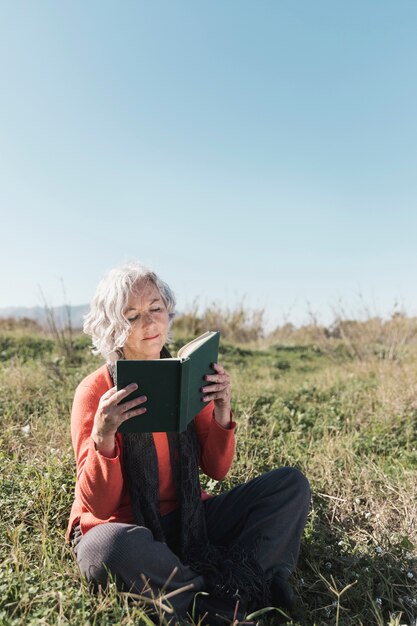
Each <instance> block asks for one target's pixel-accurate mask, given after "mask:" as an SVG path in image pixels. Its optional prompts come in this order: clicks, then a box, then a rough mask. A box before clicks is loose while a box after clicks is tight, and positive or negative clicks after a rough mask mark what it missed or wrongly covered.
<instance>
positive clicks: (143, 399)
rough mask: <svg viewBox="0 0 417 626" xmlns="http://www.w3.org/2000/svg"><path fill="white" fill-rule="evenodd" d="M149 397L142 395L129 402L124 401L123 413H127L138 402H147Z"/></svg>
mask: <svg viewBox="0 0 417 626" xmlns="http://www.w3.org/2000/svg"><path fill="white" fill-rule="evenodd" d="M147 399H148V398H147V396H140V397H139V398H135V399H134V400H129V402H124V403H123V404H121V405H120V406H121V408H122V409H123V413H127V411H130V410H131V409H133V408H134V407H135V406H137V405H138V404H143V403H144V402H146V401H147Z"/></svg>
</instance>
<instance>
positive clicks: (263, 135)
mask: <svg viewBox="0 0 417 626" xmlns="http://www.w3.org/2000/svg"><path fill="white" fill-rule="evenodd" d="M416 28H417V3H416V2H415V0H402V1H401V2H393V1H387V0H379V1H378V2H377V1H376V0H350V1H349V2H335V1H334V0H315V1H314V2H311V0H258V1H256V2H255V1H254V0H251V1H248V0H222V1H220V0H211V1H210V2H208V1H206V2H204V1H201V2H196V1H195V0H147V1H142V0H134V1H133V0H122V1H120V2H114V1H111V2H110V1H109V0H100V1H98V0H90V1H89V2H84V1H81V0H72V1H71V2H69V1H65V0H63V1H62V2H56V1H55V0H53V1H47V0H37V1H36V2H32V1H30V0H27V1H25V2H23V1H21V0H0V80H1V91H0V217H1V245H0V267H1V273H0V307H7V306H33V305H37V304H42V301H43V300H42V297H41V296H40V292H41V291H42V293H43V294H44V297H45V298H46V299H47V300H48V302H49V303H50V304H51V305H60V304H62V303H63V301H64V300H65V302H69V303H71V304H73V305H76V304H84V303H87V302H89V301H90V300H91V298H92V296H93V293H94V290H95V288H96V285H97V283H98V281H99V280H100V278H101V277H102V276H103V275H104V274H105V272H107V271H108V270H109V269H111V268H112V267H114V266H116V265H120V264H121V263H123V262H125V261H127V260H137V261H140V262H142V263H144V264H145V265H147V266H149V267H150V268H151V269H154V270H155V271H157V272H158V273H159V274H160V276H161V277H162V278H163V279H164V280H166V281H167V282H168V283H169V284H170V285H171V287H172V288H173V289H174V291H175V293H176V295H177V299H178V308H179V309H180V310H185V309H186V308H189V307H191V306H192V305H193V303H195V302H197V303H198V306H199V307H200V308H201V309H204V308H205V307H206V306H208V305H210V304H211V303H213V302H214V303H217V304H219V305H221V306H223V307H225V308H227V307H228V308H233V307H235V306H237V305H238V304H241V303H244V305H245V306H246V307H247V308H248V309H252V310H254V309H264V310H265V316H266V320H267V321H268V323H269V324H270V325H272V326H273V325H277V324H281V323H283V322H284V321H292V322H294V323H296V324H301V323H305V322H306V321H307V320H308V318H309V315H310V314H311V313H313V314H314V315H316V316H317V318H318V319H320V320H322V321H325V322H326V321H328V320H330V318H331V317H332V315H333V314H334V312H335V311H337V310H339V309H340V307H343V309H344V310H345V311H348V312H349V313H350V314H351V315H352V316H355V315H356V316H358V315H359V311H360V309H361V307H362V305H363V303H366V307H367V309H369V310H372V312H373V313H375V314H380V315H389V314H390V312H392V311H393V310H394V309H396V308H397V309H398V308H400V309H403V310H405V311H406V312H407V313H408V314H410V315H415V314H417V289H416V270H417V263H416V261H417V110H416V105H417V81H416V78H415V75H416V67H417V37H416V36H415V33H416ZM64 292H65V293H64Z"/></svg>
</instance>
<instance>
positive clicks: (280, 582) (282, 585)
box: [271, 574, 295, 610]
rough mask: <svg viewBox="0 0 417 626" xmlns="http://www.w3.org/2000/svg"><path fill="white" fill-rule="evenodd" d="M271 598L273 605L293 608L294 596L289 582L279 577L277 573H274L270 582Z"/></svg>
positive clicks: (280, 607)
mask: <svg viewBox="0 0 417 626" xmlns="http://www.w3.org/2000/svg"><path fill="white" fill-rule="evenodd" d="M271 598H272V604H273V606H276V607H277V608H279V609H287V610H291V609H293V608H294V604H295V597H294V591H293V590H292V587H291V585H290V583H289V582H288V581H287V580H285V578H281V576H278V574H275V576H274V578H273V579H272V583H271Z"/></svg>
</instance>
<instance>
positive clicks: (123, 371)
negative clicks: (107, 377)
mask: <svg viewBox="0 0 417 626" xmlns="http://www.w3.org/2000/svg"><path fill="white" fill-rule="evenodd" d="M219 338H220V333H219V332H217V331H208V332H207V333H204V334H203V335H201V336H200V337H197V338H196V339H193V341H190V342H189V343H187V344H186V345H185V346H183V347H182V348H181V349H180V350H179V351H178V356H177V358H171V359H154V360H148V361H134V360H122V361H117V363H116V377H117V389H123V388H124V387H127V385H129V384H130V383H136V384H137V385H138V389H136V391H134V392H133V393H131V394H130V395H129V396H128V397H127V398H126V399H125V400H124V401H125V402H127V401H128V400H132V399H133V398H137V397H139V396H143V395H145V396H146V397H147V398H148V399H147V401H146V403H145V404H144V405H143V406H145V407H146V409H147V411H146V413H144V414H143V415H137V416H135V417H132V418H130V419H129V420H126V421H125V422H123V424H121V425H120V426H119V429H118V430H119V432H121V433H129V432H139V433H149V432H182V431H184V430H185V429H186V428H187V426H188V424H189V422H190V421H191V420H192V419H193V418H194V416H195V415H197V413H199V412H200V411H201V410H202V409H203V408H204V407H205V406H206V404H207V402H203V401H202V399H201V398H202V397H203V395H204V394H203V393H202V391H201V387H203V386H205V385H208V384H210V383H207V381H204V376H205V374H213V370H212V368H211V364H212V363H217V359H218V352H219Z"/></svg>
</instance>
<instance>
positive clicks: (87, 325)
mask: <svg viewBox="0 0 417 626" xmlns="http://www.w3.org/2000/svg"><path fill="white" fill-rule="evenodd" d="M139 281H140V282H142V281H151V282H153V283H154V285H155V287H156V288H157V289H158V290H159V293H160V294H161V297H162V300H163V301H164V303H165V306H166V307H167V310H168V314H169V318H170V320H171V321H172V319H173V317H174V315H175V304H176V301H175V296H174V293H173V292H172V290H171V288H170V287H169V286H168V285H167V283H165V282H164V281H163V280H161V278H159V276H158V275H157V274H155V272H152V271H151V270H149V269H148V268H147V267H145V266H144V265H141V264H140V263H136V262H133V263H126V264H125V265H121V266H120V267H116V268H114V269H112V270H110V271H109V272H108V273H107V274H106V275H105V276H104V277H103V279H102V280H101V281H100V282H99V284H98V286H97V289H96V292H95V294H94V297H93V299H92V301H91V304H90V311H89V312H88V313H87V314H86V315H85V317H84V326H83V330H84V332H85V334H86V335H90V336H91V338H92V342H93V354H101V355H102V356H103V357H104V358H105V360H106V361H107V362H108V363H114V362H115V361H116V360H117V359H118V358H120V355H121V354H122V351H123V346H124V343H125V341H126V339H127V337H128V335H129V331H130V328H131V326H130V324H129V322H128V320H127V319H126V317H125V315H124V313H123V311H124V310H125V309H126V306H127V302H128V299H129V296H130V295H131V293H132V291H133V289H134V287H135V286H137V283H138V282H139Z"/></svg>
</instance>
